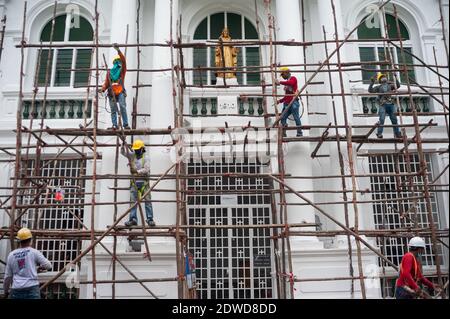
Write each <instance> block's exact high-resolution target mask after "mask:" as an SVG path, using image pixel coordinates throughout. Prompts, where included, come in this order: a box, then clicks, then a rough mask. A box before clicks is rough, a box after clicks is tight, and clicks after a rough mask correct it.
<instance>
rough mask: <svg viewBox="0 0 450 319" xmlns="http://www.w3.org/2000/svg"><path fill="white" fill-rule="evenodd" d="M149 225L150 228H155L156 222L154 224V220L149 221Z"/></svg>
mask: <svg viewBox="0 0 450 319" xmlns="http://www.w3.org/2000/svg"><path fill="white" fill-rule="evenodd" d="M147 224H148V225H149V226H150V227H155V226H156V224H155V222H154V221H153V220H151V219H147Z"/></svg>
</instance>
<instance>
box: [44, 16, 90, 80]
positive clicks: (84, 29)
mask: <svg viewBox="0 0 450 319" xmlns="http://www.w3.org/2000/svg"><path fill="white" fill-rule="evenodd" d="M51 32H52V21H49V22H48V23H47V24H46V25H45V27H44V29H43V30H42V32H41V36H40V40H41V41H42V43H43V44H48V43H49V42H50V36H51ZM93 37H94V31H93V29H92V26H91V24H90V23H89V22H88V21H87V20H86V19H85V18H83V17H81V16H78V15H72V14H64V15H60V16H57V17H56V19H55V27H54V30H53V39H52V42H53V44H71V45H73V42H77V43H84V42H86V43H92V39H93ZM91 58H92V49H84V48H83V49H82V48H80V49H76V48H70V49H69V48H67V49H66V48H55V49H51V50H50V52H49V49H42V51H41V54H40V57H39V59H38V68H39V69H38V74H37V76H38V77H37V81H38V86H45V85H46V83H45V82H46V74H47V66H48V83H47V84H48V86H52V87H78V86H86V85H87V84H88V77H89V71H71V70H73V69H81V68H85V69H86V68H90V67H91Z"/></svg>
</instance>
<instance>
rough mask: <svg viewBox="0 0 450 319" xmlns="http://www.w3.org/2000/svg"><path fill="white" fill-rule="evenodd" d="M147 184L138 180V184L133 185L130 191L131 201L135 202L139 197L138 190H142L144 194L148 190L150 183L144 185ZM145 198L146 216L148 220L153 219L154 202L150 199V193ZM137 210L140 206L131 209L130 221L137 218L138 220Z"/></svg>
mask: <svg viewBox="0 0 450 319" xmlns="http://www.w3.org/2000/svg"><path fill="white" fill-rule="evenodd" d="M144 185H145V182H136V186H134V185H132V186H131V188H130V193H131V201H132V202H135V201H137V199H138V190H139V191H140V192H141V194H144V193H145V192H146V191H147V190H148V185H146V186H145V187H143V186H144ZM144 200H145V216H146V217H145V218H146V220H153V207H152V203H151V202H149V200H150V193H149V194H148V195H147V196H146V197H145V198H144ZM137 210H138V206H137V205H136V206H134V207H133V208H132V209H131V212H130V219H129V220H130V221H131V220H133V219H134V220H135V221H137Z"/></svg>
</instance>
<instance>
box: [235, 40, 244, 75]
mask: <svg viewBox="0 0 450 319" xmlns="http://www.w3.org/2000/svg"><path fill="white" fill-rule="evenodd" d="M242 57H243V55H242V49H239V53H238V56H237V66H238V68H240V67H242V66H243V65H244V63H243V60H242ZM239 70H242V69H239ZM236 78H237V80H238V83H240V84H244V77H243V74H242V72H236Z"/></svg>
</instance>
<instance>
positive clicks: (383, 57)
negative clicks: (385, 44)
mask: <svg viewBox="0 0 450 319" xmlns="http://www.w3.org/2000/svg"><path fill="white" fill-rule="evenodd" d="M387 52H389V51H388V49H387V48H386V50H385V49H384V48H378V61H379V62H386V63H388V64H387V65H380V70H386V69H391V64H392V62H393V61H395V59H394V54H393V52H394V51H393V49H391V54H390V55H389V54H386V53H387ZM390 80H392V79H390Z"/></svg>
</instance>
